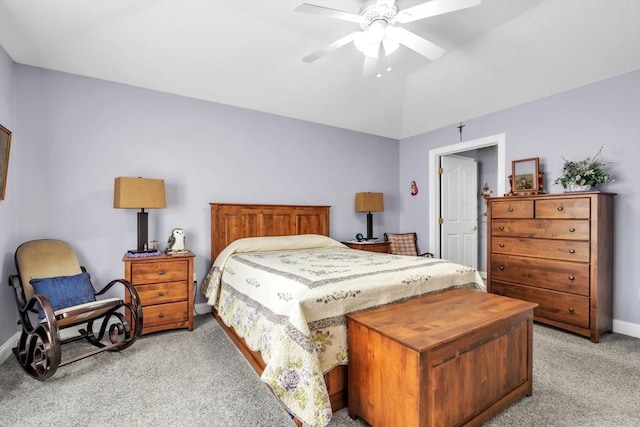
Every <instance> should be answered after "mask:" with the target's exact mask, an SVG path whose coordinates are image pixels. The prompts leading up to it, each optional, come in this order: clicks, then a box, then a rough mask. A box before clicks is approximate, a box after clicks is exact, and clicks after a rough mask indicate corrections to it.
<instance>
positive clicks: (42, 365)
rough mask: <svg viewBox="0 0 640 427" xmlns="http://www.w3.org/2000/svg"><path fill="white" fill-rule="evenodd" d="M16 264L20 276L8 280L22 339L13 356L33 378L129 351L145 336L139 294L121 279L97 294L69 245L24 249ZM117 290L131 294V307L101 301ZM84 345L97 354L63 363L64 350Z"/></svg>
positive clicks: (49, 242)
mask: <svg viewBox="0 0 640 427" xmlns="http://www.w3.org/2000/svg"><path fill="white" fill-rule="evenodd" d="M15 263H16V268H17V270H18V274H16V275H12V276H10V277H9V286H12V287H13V288H14V291H15V296H16V303H17V306H18V312H19V316H20V318H19V321H18V324H20V325H22V333H21V335H20V339H19V341H18V345H17V346H16V347H15V348H13V353H14V354H15V355H16V358H17V359H18V362H20V365H21V366H22V367H23V369H24V370H25V371H26V372H27V373H28V374H29V375H31V376H33V377H34V378H36V379H38V380H46V379H47V378H49V377H51V376H52V375H53V374H54V373H55V372H56V370H57V369H58V367H60V366H64V365H67V364H69V363H72V362H76V361H78V360H80V359H84V358H86V357H89V356H93V355H95V354H97V353H101V352H103V351H107V350H108V351H120V350H122V349H125V348H127V347H129V346H131V344H133V343H134V341H135V340H136V339H137V338H138V337H139V336H140V335H141V333H142V306H141V305H140V298H139V297H138V294H137V292H136V290H135V288H134V287H133V286H132V285H131V284H130V283H129V282H127V281H126V280H124V279H117V280H112V281H111V282H109V284H107V285H106V286H105V287H104V288H102V290H100V291H99V292H96V291H95V290H94V287H93V285H92V283H91V279H90V277H89V273H87V272H86V270H85V268H84V267H82V266H80V264H79V263H78V259H77V257H76V254H75V252H74V250H73V249H72V248H71V246H70V245H69V244H68V243H66V242H64V241H62V240H54V239H42V240H33V241H30V242H26V243H23V244H22V245H20V246H19V247H18V249H17V250H16V253H15ZM116 285H119V286H121V287H122V288H123V290H124V292H128V293H129V295H130V298H129V300H130V301H131V303H126V302H125V301H124V299H123V298H121V297H115V298H104V297H103V296H104V294H106V293H107V292H108V291H109V290H110V289H112V288H114V286H116ZM114 289H115V288H114ZM121 309H123V310H124V311H125V312H127V313H126V314H128V316H125V315H124V314H123V313H122V311H123V310H121ZM65 329H67V330H68V331H71V332H73V334H72V335H71V336H69V337H66V336H67V335H69V334H68V333H67V332H68V331H65V337H66V338H65V339H61V338H60V332H61V330H65ZM76 330H77V332H75V331H76ZM81 339H86V340H87V341H88V342H90V343H91V344H93V345H94V346H95V348H94V347H90V351H88V352H85V353H83V354H80V355H75V356H74V357H69V358H67V359H63V357H62V346H63V345H64V344H67V343H70V342H73V341H78V340H81Z"/></svg>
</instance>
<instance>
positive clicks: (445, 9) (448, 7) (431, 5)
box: [396, 0, 482, 24]
mask: <svg viewBox="0 0 640 427" xmlns="http://www.w3.org/2000/svg"><path fill="white" fill-rule="evenodd" d="M481 2H482V0H431V1H428V2H426V3H422V4H419V5H417V6H413V7H410V8H408V9H404V10H401V11H400V12H398V15H396V19H397V21H398V22H399V23H401V24H406V23H408V22H413V21H417V20H419V19H424V18H430V17H432V16H436V15H442V14H443V13H449V12H455V11H456V10H460V9H467V8H469V7H473V6H477V5H479V4H480V3H481Z"/></svg>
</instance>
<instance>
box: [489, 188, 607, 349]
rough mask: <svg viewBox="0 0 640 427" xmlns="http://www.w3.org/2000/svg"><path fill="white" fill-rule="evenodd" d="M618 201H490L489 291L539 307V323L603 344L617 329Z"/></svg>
mask: <svg viewBox="0 0 640 427" xmlns="http://www.w3.org/2000/svg"><path fill="white" fill-rule="evenodd" d="M614 196H615V194H612V193H602V192H586V193H564V194H552V195H536V196H512V197H495V198H491V199H489V200H488V214H487V215H488V221H487V229H488V230H487V235H488V253H489V256H488V266H487V277H488V289H489V291H490V292H493V293H495V294H499V295H505V296H509V297H513V298H518V299H523V300H527V301H531V302H535V303H538V307H537V308H536V309H535V310H534V320H536V321H539V322H542V323H546V324H549V325H552V326H555V327H559V328H563V329H566V330H569V331H572V332H574V333H577V334H580V335H584V336H586V337H589V338H591V341H593V342H598V341H599V339H600V335H602V334H603V333H605V332H607V331H611V329H612V326H613V296H612V288H613V199H614Z"/></svg>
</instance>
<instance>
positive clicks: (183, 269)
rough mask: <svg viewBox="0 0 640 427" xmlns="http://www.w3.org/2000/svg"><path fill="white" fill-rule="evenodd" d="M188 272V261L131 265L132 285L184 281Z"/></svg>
mask: <svg viewBox="0 0 640 427" xmlns="http://www.w3.org/2000/svg"><path fill="white" fill-rule="evenodd" d="M188 270H189V262H188V261H186V260H185V261H180V262H175V261H171V262H169V261H167V262H147V263H139V264H133V265H132V266H131V272H132V275H133V277H134V280H135V282H134V284H135V285H139V284H145V283H159V282H175V281H179V280H184V279H185V277H187V272H188Z"/></svg>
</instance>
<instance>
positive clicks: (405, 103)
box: [0, 0, 640, 139]
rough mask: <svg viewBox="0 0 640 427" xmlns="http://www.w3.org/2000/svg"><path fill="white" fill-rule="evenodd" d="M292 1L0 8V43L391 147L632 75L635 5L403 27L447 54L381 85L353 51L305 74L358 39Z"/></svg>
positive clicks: (357, 4)
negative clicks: (327, 50) (380, 139)
mask: <svg viewBox="0 0 640 427" xmlns="http://www.w3.org/2000/svg"><path fill="white" fill-rule="evenodd" d="M307 2H308V3H311V4H315V5H320V6H325V7H329V8H334V9H340V10H344V11H348V12H351V13H356V14H357V13H358V12H359V11H360V9H361V7H362V5H363V2H362V1H358V0H342V1H337V0H307ZM422 2H424V0H397V1H396V4H397V6H398V7H399V8H400V9H404V8H407V7H410V6H414V5H416V4H419V3H422ZM301 3H302V0H294V1H290V0H277V1H275V0H270V1H266V0H212V1H170V0H165V1H156V0H150V1H145V0H138V1H132V0H127V1H124V0H122V1H118V0H112V1H96V0H65V1H45V0H40V1H23V0H0V45H2V47H3V48H4V49H5V50H6V51H7V52H8V54H9V55H10V56H11V58H12V59H13V60H14V61H15V62H17V63H20V64H27V65H32V66H36V67H43V68H47V69H52V70H58V71H63V72H68V73H73V74H78V75H82V76H89V77H95V78H98V79H104V80H109V81H114V82H119V83H124V84H128V85H133V86H138V87H143V88H148V89H153V90H158V91H163V92H167V93H172V94H178V95H183V96H187V97H192V98H197V99H203V100H208V101H213V102H218V103H222V104H227V105H233V106H238V107H243V108H248V109H252V110H257V111H263V112H268V113H273V114H277V115H282V116H286V117H292V118H297V119H301V120H306V121H311V122H316V123H322V124H327V125H331V126H336V127H340V128H345V129H352V130H356V131H361V132H366V133H370V134H374V135H381V136H386V137H390V138H394V139H402V138H405V137H409V136H412V135H416V134H419V133H422V132H426V131H429V130H433V129H437V128H439V127H442V126H447V125H451V124H454V123H458V122H459V121H465V120H468V119H470V118H473V117H477V116H481V115H484V114H487V113H490V112H493V111H498V110H501V109H504V108H508V107H511V106H514V105H518V104H521V103H524V102H528V101H531V100H534V99H539V98H541V97H544V96H547V95H551V94H554V93H558V92H562V91H565V90H568V89H572V88H575V87H578V86H582V85H585V84H589V83H592V82H595V81H598V80H602V79H605V78H608V77H612V76H615V75H619V74H622V73H625V72H629V71H632V70H637V69H640V0H543V1H538V0H483V1H482V3H481V4H480V5H479V6H475V7H472V8H469V9H465V10H461V11H457V12H453V13H449V14H445V15H440V16H436V17H432V18H428V19H423V20H420V21H416V22H414V23H410V24H406V25H405V28H406V29H408V30H410V31H412V32H414V33H416V34H418V35H420V36H421V37H424V38H426V39H428V40H430V41H432V42H434V43H436V44H438V45H440V46H442V47H444V48H445V49H446V50H447V52H446V53H445V54H444V55H443V56H442V57H440V58H439V59H437V60H436V61H429V60H428V59H426V58H424V57H422V56H420V55H418V54H417V53H415V52H413V51H412V50H409V49H407V48H405V47H400V49H399V50H398V51H397V52H395V53H394V54H393V55H392V56H391V61H392V65H393V70H392V71H390V72H388V73H383V76H382V77H379V78H377V77H375V76H373V77H367V78H365V77H363V73H362V67H363V55H362V54H361V53H360V52H358V51H357V50H356V49H355V47H354V46H353V44H350V45H347V46H344V47H342V48H340V49H339V50H337V51H335V52H333V53H331V54H329V55H327V56H324V57H322V58H320V59H318V60H317V61H315V62H313V63H305V62H303V61H302V58H303V57H304V56H306V55H308V54H310V53H312V52H314V51H315V50H317V49H319V48H322V47H324V46H326V45H328V44H329V43H331V42H333V41H335V40H337V39H339V38H341V37H343V36H345V35H347V34H349V33H351V32H353V31H356V30H358V29H359V27H358V25H357V24H354V23H350V22H346V21H341V20H337V19H332V18H330V17H328V16H319V15H312V14H306V13H299V12H296V11H294V9H295V7H296V6H298V5H299V4H301Z"/></svg>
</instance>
